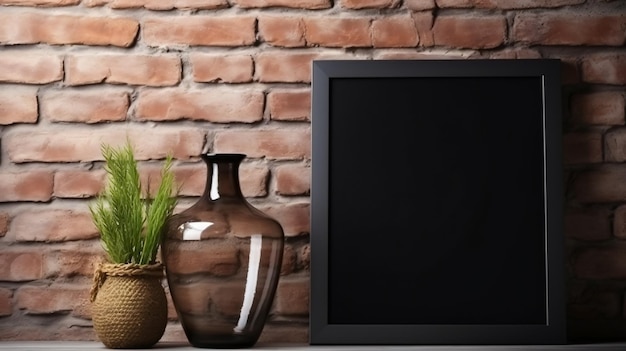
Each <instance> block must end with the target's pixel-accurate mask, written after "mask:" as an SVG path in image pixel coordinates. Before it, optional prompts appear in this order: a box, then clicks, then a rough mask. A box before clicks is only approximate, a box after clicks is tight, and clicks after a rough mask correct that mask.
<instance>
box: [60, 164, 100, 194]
mask: <svg viewBox="0 0 626 351" xmlns="http://www.w3.org/2000/svg"><path fill="white" fill-rule="evenodd" d="M105 177H106V172H105V171H104V170H96V171H81V170H67V171H65V170H62V171H57V172H56V173H55V174H54V188H53V193H54V196H55V197H58V198H88V197H92V196H95V195H97V194H98V193H99V192H100V191H101V190H102V188H103V186H104V181H105Z"/></svg>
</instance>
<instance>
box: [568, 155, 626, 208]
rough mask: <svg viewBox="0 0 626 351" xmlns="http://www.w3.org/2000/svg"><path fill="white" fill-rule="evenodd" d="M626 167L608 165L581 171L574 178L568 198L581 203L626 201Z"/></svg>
mask: <svg viewBox="0 0 626 351" xmlns="http://www.w3.org/2000/svg"><path fill="white" fill-rule="evenodd" d="M624 179H626V167H624V166H623V165H617V164H616V165H612V164H607V165H603V166H602V167H598V168H595V169H591V170H587V171H581V172H579V173H578V174H577V175H576V177H574V179H573V181H572V184H571V186H570V189H569V191H568V196H569V197H570V199H571V201H576V202H580V203H612V202H623V201H626V182H624V181H623V180H624Z"/></svg>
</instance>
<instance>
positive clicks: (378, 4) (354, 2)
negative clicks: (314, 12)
mask: <svg viewBox="0 0 626 351" xmlns="http://www.w3.org/2000/svg"><path fill="white" fill-rule="evenodd" d="M339 3H340V4H341V7H344V8H347V9H353V10H360V9H390V8H396V7H398V6H400V4H401V1H400V0H340V2H339Z"/></svg>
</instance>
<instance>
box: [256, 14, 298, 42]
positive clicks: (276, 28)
mask: <svg viewBox="0 0 626 351" xmlns="http://www.w3.org/2000/svg"><path fill="white" fill-rule="evenodd" d="M304 32H305V28H304V22H303V20H302V18H301V17H291V16H285V15H281V16H267V15H266V16H261V17H260V18H259V35H260V37H261V39H262V40H263V41H265V42H266V43H269V44H270V45H273V46H280V47H302V46H306V40H305V38H304Z"/></svg>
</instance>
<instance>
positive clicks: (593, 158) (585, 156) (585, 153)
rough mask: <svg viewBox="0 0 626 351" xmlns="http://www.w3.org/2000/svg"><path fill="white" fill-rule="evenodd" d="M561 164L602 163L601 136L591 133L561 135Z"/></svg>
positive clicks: (597, 133)
mask: <svg viewBox="0 0 626 351" xmlns="http://www.w3.org/2000/svg"><path fill="white" fill-rule="evenodd" d="M563 162H564V163H565V164H567V165H575V164H589V163H600V162H602V134H601V133H599V132H594V131H591V132H571V133H567V134H565V135H563Z"/></svg>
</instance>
